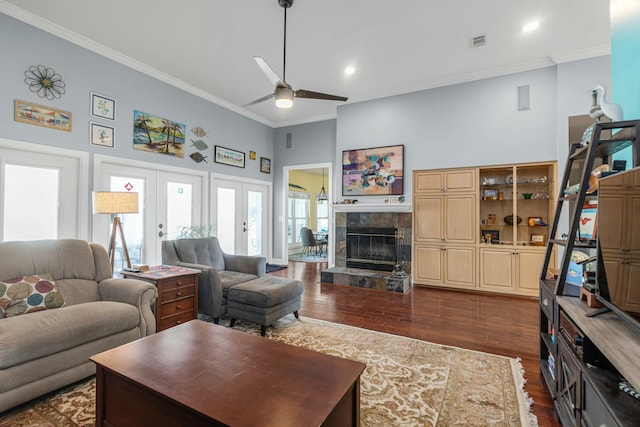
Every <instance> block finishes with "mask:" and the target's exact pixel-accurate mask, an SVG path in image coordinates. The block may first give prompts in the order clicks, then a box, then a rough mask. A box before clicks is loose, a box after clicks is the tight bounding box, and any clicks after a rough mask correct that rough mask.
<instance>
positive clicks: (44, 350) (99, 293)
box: [0, 240, 157, 412]
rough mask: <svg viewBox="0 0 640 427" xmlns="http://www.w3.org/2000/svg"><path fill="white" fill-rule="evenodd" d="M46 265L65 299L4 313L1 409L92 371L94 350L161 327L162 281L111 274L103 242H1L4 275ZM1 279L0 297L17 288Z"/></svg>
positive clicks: (40, 271)
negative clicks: (157, 307) (157, 304)
mask: <svg viewBox="0 0 640 427" xmlns="http://www.w3.org/2000/svg"><path fill="white" fill-rule="evenodd" d="M47 273H48V274H49V275H50V277H51V278H52V279H53V280H54V281H55V283H56V285H57V287H58V291H59V294H58V295H59V296H62V298H63V299H64V306H63V307H61V308H55V309H48V310H42V311H36V312H28V313H25V314H20V315H17V316H14V317H6V318H0V412H2V411H5V410H6V409H9V408H11V407H14V406H16V405H18V404H21V403H23V402H26V401H28V400H30V399H33V398H35V397H37V396H40V395H42V394H44V393H47V392H50V391H53V390H55V389H57V388H60V387H62V386H65V385H67V384H71V383H73V382H75V381H78V380H80V379H82V378H85V377H89V376H91V375H93V374H94V373H95V365H94V364H93V362H91V361H90V360H89V357H90V356H92V355H94V354H97V353H100V352H102V351H105V350H108V349H111V348H113V347H116V346H119V345H122V344H125V343H127V342H130V341H133V340H136V339H138V338H141V337H144V336H146V335H150V334H153V333H154V332H155V318H154V315H153V311H152V309H151V304H152V303H153V302H154V301H155V299H156V297H157V290H156V288H155V287H154V286H153V285H152V284H150V283H147V282H143V281H139V280H132V279H119V278H112V277H111V276H112V270H111V265H110V263H109V258H108V256H107V252H106V251H105V249H104V248H103V247H102V246H100V245H97V244H93V243H87V242H86V241H83V240H40V241H30V242H4V243H0V281H3V282H5V281H9V280H10V279H13V278H18V277H23V276H32V275H38V276H42V275H46V274H47ZM1 287H2V288H4V289H0V298H2V295H3V294H5V289H10V288H9V287H7V286H6V285H2V286H1ZM5 295H6V294H5ZM6 303H7V298H5V299H4V304H5V306H6ZM15 307H17V305H16V304H15V303H14V306H13V308H15Z"/></svg>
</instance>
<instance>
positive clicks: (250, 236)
mask: <svg viewBox="0 0 640 427" xmlns="http://www.w3.org/2000/svg"><path fill="white" fill-rule="evenodd" d="M262 196H263V194H262V192H261V191H251V190H250V191H248V192H247V226H246V228H247V231H246V233H245V234H246V239H247V240H246V244H247V255H261V254H262V252H263V251H262V245H263V242H262V239H263V230H262V223H263V221H262V217H263V215H264V213H263V211H262V205H263V200H262Z"/></svg>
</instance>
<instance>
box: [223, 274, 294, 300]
mask: <svg viewBox="0 0 640 427" xmlns="http://www.w3.org/2000/svg"><path fill="white" fill-rule="evenodd" d="M303 290H304V286H303V285H302V282H301V281H299V280H296V279H288V278H284V277H276V276H262V277H260V278H259V279H256V280H251V281H249V282H246V283H241V284H239V285H236V286H234V287H233V288H231V289H230V290H229V294H228V295H227V299H228V300H229V302H230V303H229V304H231V301H234V302H236V303H241V304H245V305H251V306H256V307H273V306H276V305H278V304H282V303H283V302H285V301H289V300H291V299H293V298H296V297H299V296H300V295H301V294H302V291H303Z"/></svg>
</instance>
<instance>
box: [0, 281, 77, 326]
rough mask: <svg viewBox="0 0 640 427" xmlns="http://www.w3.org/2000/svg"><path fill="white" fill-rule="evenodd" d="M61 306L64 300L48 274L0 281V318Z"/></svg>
mask: <svg viewBox="0 0 640 427" xmlns="http://www.w3.org/2000/svg"><path fill="white" fill-rule="evenodd" d="M63 306H64V299H63V298H62V295H60V292H58V285H56V282H54V281H53V278H52V277H51V275H50V274H40V275H33V276H24V277H16V278H14V279H8V280H3V281H0V314H1V316H0V318H2V317H13V316H18V315H20V314H25V313H33V312H35V311H40V310H48V309H52V308H59V307H63Z"/></svg>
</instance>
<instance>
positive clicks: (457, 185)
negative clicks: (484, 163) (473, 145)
mask: <svg viewBox="0 0 640 427" xmlns="http://www.w3.org/2000/svg"><path fill="white" fill-rule="evenodd" d="M475 190H476V170H475V168H467V169H447V170H430V171H419V172H418V173H417V174H415V175H414V182H413V191H414V192H417V193H456V192H462V193H468V192H473V193H475Z"/></svg>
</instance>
